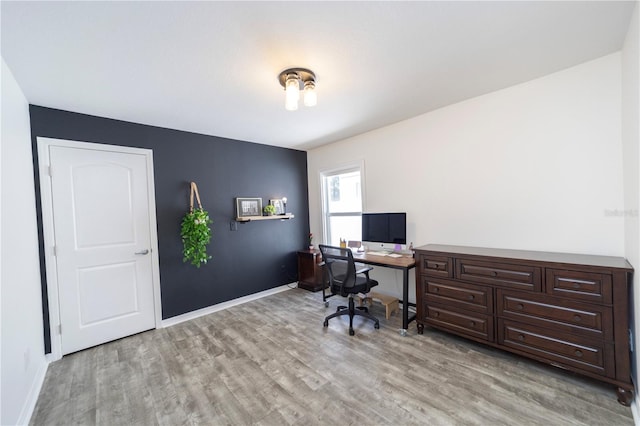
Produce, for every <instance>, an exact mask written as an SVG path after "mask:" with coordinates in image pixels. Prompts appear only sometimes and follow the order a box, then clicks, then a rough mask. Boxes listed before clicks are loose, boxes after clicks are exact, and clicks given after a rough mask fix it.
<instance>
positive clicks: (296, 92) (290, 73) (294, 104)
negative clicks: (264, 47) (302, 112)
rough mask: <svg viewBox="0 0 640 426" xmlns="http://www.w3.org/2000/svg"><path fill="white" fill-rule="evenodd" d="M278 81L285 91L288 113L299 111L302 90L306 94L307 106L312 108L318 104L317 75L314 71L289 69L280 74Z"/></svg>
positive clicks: (305, 102)
mask: <svg viewBox="0 0 640 426" xmlns="http://www.w3.org/2000/svg"><path fill="white" fill-rule="evenodd" d="M278 81H280V85H281V86H282V87H284V90H285V102H284V107H285V109H286V110H287V111H295V110H297V109H298V100H299V99H300V91H301V90H302V91H303V94H304V105H305V106H308V107H312V106H315V105H316V104H317V103H318V94H317V93H316V75H315V74H314V73H313V71H311V70H308V69H306V68H289V69H286V70H284V71H282V72H281V73H280V75H279V76H278Z"/></svg>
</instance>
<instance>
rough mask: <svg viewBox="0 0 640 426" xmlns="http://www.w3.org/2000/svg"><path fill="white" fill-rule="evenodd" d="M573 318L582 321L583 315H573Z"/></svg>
mask: <svg viewBox="0 0 640 426" xmlns="http://www.w3.org/2000/svg"><path fill="white" fill-rule="evenodd" d="M573 320H574V321H575V322H580V321H582V317H581V316H580V315H574V316H573Z"/></svg>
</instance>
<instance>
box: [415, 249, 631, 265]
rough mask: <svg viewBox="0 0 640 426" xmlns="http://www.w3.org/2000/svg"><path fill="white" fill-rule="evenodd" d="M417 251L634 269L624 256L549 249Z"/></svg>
mask: <svg viewBox="0 0 640 426" xmlns="http://www.w3.org/2000/svg"><path fill="white" fill-rule="evenodd" d="M415 250H416V251H429V252H435V253H439V254H454V255H470V256H487V257H493V258H499V259H516V260H529V261H536V262H547V263H563V264H575V265H586V266H596V267H604V268H615V269H625V270H633V267H632V266H631V265H630V264H629V262H628V261H627V260H626V259H625V258H624V257H615V256H597V255H591V254H576V253H554V252H548V251H530V250H510V249H498V248H485V247H467V246H453V245H444V244H427V245H424V246H421V247H417V248H416V249H415Z"/></svg>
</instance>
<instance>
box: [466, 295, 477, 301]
mask: <svg viewBox="0 0 640 426" xmlns="http://www.w3.org/2000/svg"><path fill="white" fill-rule="evenodd" d="M475 298H476V297H475V296H474V295H473V294H470V295H469V296H467V299H469V300H473V299H475Z"/></svg>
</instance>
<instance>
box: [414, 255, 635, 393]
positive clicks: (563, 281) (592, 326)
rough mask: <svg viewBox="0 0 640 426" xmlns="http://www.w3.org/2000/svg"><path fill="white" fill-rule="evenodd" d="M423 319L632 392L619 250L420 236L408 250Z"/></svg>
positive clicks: (625, 274) (627, 279)
mask: <svg viewBox="0 0 640 426" xmlns="http://www.w3.org/2000/svg"><path fill="white" fill-rule="evenodd" d="M415 257H416V265H417V273H416V305H417V316H416V321H417V324H418V333H420V334H422V333H423V331H424V326H425V325H426V326H429V327H433V328H437V329H440V330H445V331H447V332H450V333H454V334H457V335H459V336H463V337H466V338H469V339H472V340H475V341H477V342H481V343H484V344H487V345H490V346H494V347H496V348H500V349H504V350H506V351H509V352H513V353H516V354H518V355H522V356H525V357H528V358H532V359H535V360H537V361H541V362H544V363H547V364H551V365H554V366H557V367H560V368H563V369H567V370H571V371H574V372H577V373H580V374H583V375H585V376H589V377H592V378H595V379H598V380H602V381H604V382H607V383H611V384H613V385H615V386H616V387H617V395H618V401H619V402H620V403H621V404H624V405H629V404H630V403H631V400H632V397H633V384H632V383H631V370H630V353H629V351H630V344H629V340H630V333H629V309H630V308H629V306H630V295H629V287H630V285H631V278H632V273H633V269H632V267H631V265H630V264H629V263H628V262H627V261H626V259H624V258H620V257H609V256H592V255H579V254H568V253H548V252H536V251H522V250H503V249H490V248H477V247H462V246H448V245H435V244H430V245H426V246H422V247H419V248H417V249H416V256H415Z"/></svg>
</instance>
